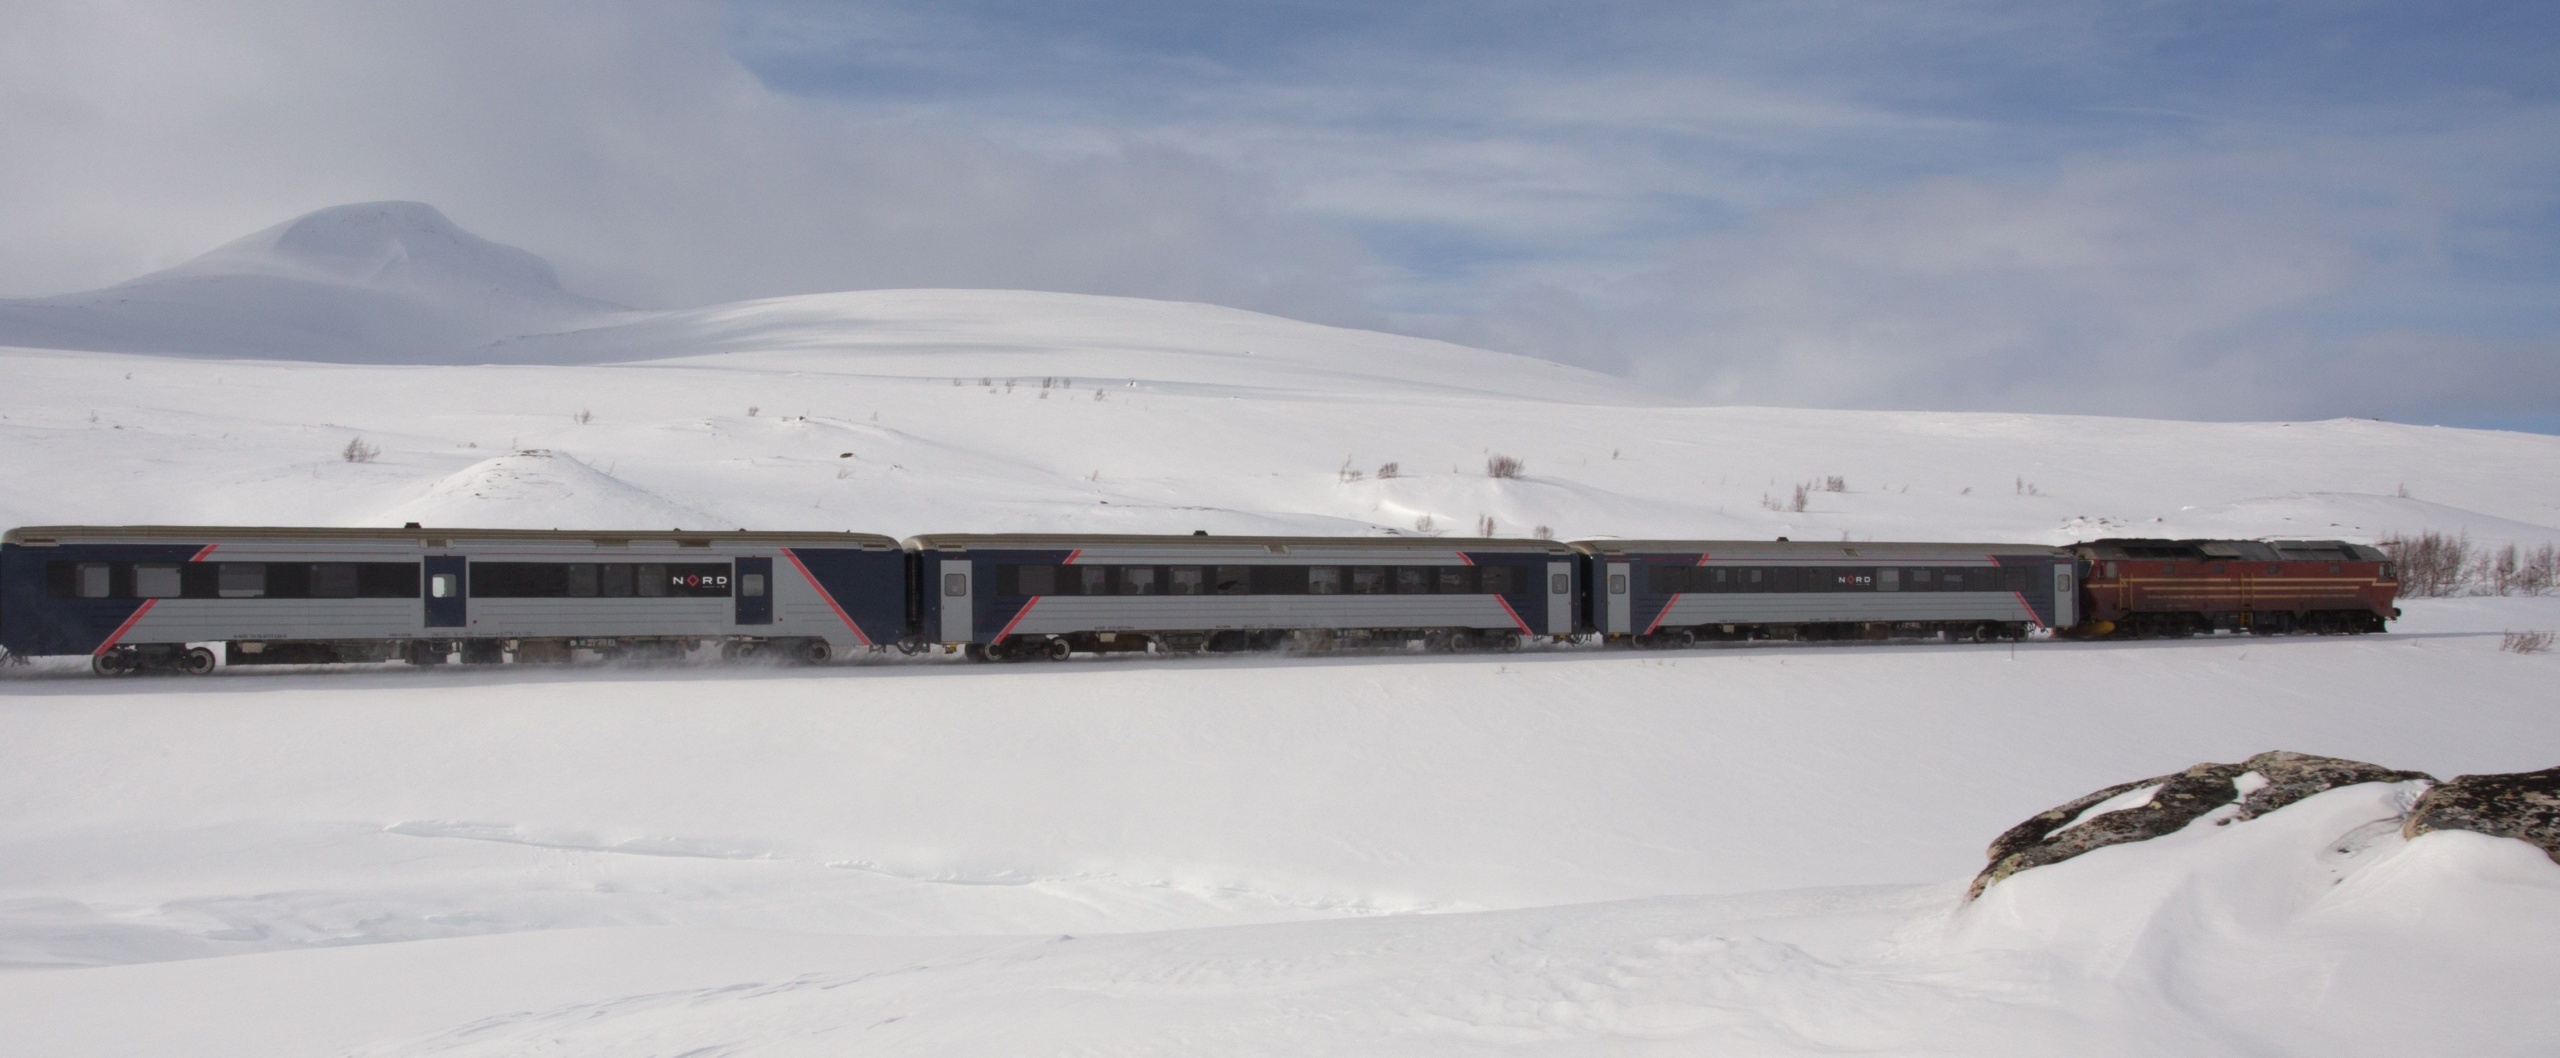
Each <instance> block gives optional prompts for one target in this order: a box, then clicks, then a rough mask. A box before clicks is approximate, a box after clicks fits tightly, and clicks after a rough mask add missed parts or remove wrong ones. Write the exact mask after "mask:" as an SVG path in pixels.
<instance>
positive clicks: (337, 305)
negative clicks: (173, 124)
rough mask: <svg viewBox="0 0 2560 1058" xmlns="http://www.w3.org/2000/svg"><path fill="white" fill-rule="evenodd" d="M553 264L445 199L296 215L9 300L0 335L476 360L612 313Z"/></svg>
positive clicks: (177, 348)
mask: <svg viewBox="0 0 2560 1058" xmlns="http://www.w3.org/2000/svg"><path fill="white" fill-rule="evenodd" d="M620 311H621V309H620V307H619V306H615V305H609V304H606V303H604V302H601V301H595V300H592V299H589V298H583V297H579V296H577V295H575V294H571V293H569V292H568V291H566V290H563V289H562V288H561V286H560V280H559V277H558V276H556V275H554V274H553V272H552V268H551V265H550V263H549V262H547V261H544V260H543V259H542V258H540V257H537V256H534V255H533V254H530V253H526V252H525V251H523V250H519V249H516V248H514V247H511V246H501V245H499V244H497V243H493V242H490V241H488V240H486V239H482V238H480V237H478V236H476V235H473V234H471V233H470V232H467V231H464V230H462V229H461V228H459V227H457V226H455V225H454V223H453V222H452V221H450V220H447V219H446V218H445V216H444V214H442V213H440V212H438V211H437V210H436V209H435V208H434V207H432V206H428V205H424V204H421V203H416V202H367V203H360V204H356V205H347V206H337V207H333V208H330V209H324V210H320V211H319V212H316V213H312V214H309V215H306V216H303V217H298V218H295V219H294V220H290V221H287V222H285V223H283V224H279V225H276V226H275V227H272V228H268V229H266V230H265V231H261V232H257V233H255V234H252V235H249V236H247V237H245V238H242V239H238V240H236V241H233V242H231V243H228V244H226V245H223V246H220V247H217V248H215V249H214V250H212V251H211V252H209V253H206V254H204V255H203V256H201V257H198V258H196V259H194V260H192V261H188V262H186V263H185V264H181V265H179V266H177V267H175V268H170V269H167V270H165V271H160V272H154V273H152V274H150V275H146V276H143V277H141V278H138V279H133V280H129V281H127V282H124V283H119V284H117V285H115V286H112V287H108V288H106V289H104V290H92V291H88V292H85V293H78V294H64V295H59V296H56V297H49V298H30V299H15V300H0V345H21V346H38V347H47V348H57V349H88V350H104V351H117V352H144V353H164V354H175V355H183V356H219V357H249V358H256V359H271V360H329V361H339V362H353V363H416V362H448V361H462V362H477V361H479V360H481V359H485V358H486V356H487V354H486V353H484V352H482V351H481V350H483V349H484V348H485V347H486V346H488V344H489V343H491V342H493V341H495V340H497V339H500V338H505V337H509V336H512V335H518V334H525V333H531V332H538V331H546V330H553V329H558V328H562V327H572V326H579V325H582V324H587V323H592V322H596V321H600V320H605V319H610V318H613V316H614V315H615V314H616V313H618V312H620Z"/></svg>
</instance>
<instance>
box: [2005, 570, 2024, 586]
mask: <svg viewBox="0 0 2560 1058" xmlns="http://www.w3.org/2000/svg"><path fill="white" fill-rule="evenodd" d="M2000 574H2001V581H2002V583H2003V584H2004V588H2003V590H2005V591H2025V590H2027V571H2026V570H2023V569H2004V570H2001V571H2000Z"/></svg>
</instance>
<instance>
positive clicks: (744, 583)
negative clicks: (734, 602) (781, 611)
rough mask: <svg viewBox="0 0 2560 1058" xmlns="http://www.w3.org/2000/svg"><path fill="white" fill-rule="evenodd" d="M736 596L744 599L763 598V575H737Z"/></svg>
mask: <svg viewBox="0 0 2560 1058" xmlns="http://www.w3.org/2000/svg"><path fill="white" fill-rule="evenodd" d="M738 595H739V597H740V598H746V599H761V598H764V574H762V573H741V574H738Z"/></svg>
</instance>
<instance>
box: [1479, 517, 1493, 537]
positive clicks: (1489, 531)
mask: <svg viewBox="0 0 2560 1058" xmlns="http://www.w3.org/2000/svg"><path fill="white" fill-rule="evenodd" d="M1476 535H1477V536H1484V537H1490V536H1492V535H1493V516H1492V515H1490V514H1488V515H1485V516H1483V517H1480V518H1477V519H1476Z"/></svg>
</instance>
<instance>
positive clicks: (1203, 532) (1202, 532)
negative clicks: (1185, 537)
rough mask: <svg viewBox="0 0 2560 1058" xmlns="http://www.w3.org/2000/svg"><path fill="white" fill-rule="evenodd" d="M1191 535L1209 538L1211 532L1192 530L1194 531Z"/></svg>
mask: <svg viewBox="0 0 2560 1058" xmlns="http://www.w3.org/2000/svg"><path fill="white" fill-rule="evenodd" d="M1191 535H1193V536H1207V535H1209V531H1208V530H1206V529H1194V530H1192V531H1191Z"/></svg>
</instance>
